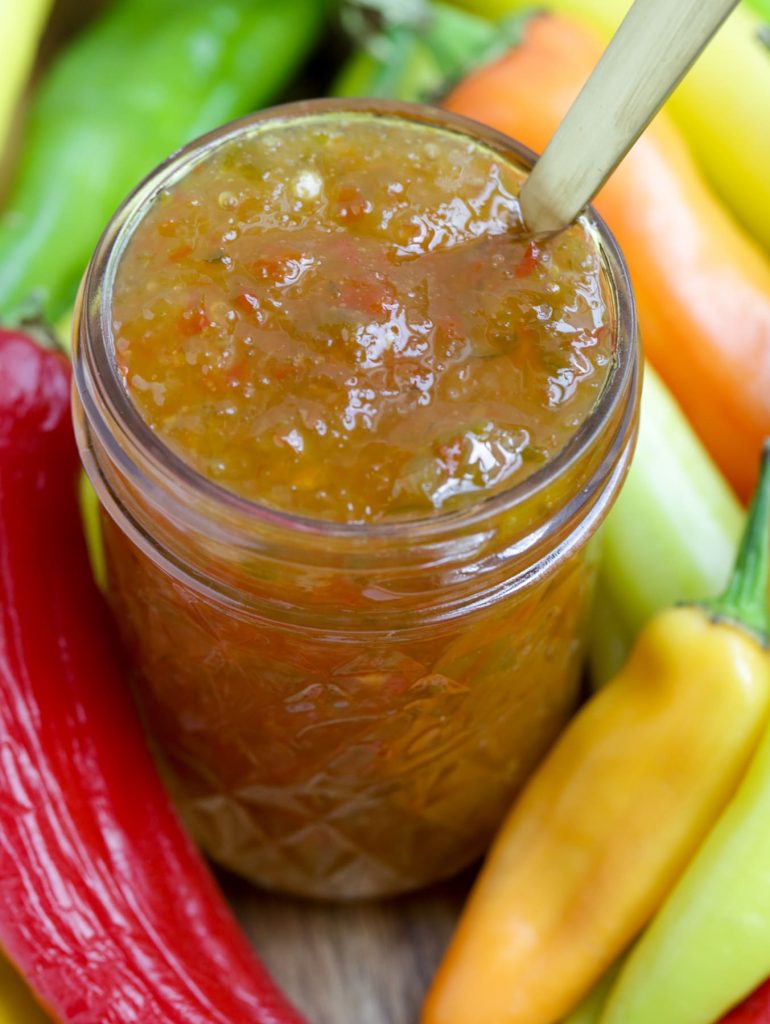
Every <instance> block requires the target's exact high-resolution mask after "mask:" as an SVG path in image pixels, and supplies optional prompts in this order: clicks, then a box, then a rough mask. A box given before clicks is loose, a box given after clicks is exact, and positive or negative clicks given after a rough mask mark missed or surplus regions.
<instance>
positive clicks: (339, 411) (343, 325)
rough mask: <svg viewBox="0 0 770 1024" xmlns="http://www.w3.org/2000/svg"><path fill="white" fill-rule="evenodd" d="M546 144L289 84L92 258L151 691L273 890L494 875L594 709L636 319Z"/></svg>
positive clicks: (182, 783) (191, 161)
mask: <svg viewBox="0 0 770 1024" xmlns="http://www.w3.org/2000/svg"><path fill="white" fill-rule="evenodd" d="M524 160H525V158H524V157H522V155H521V154H520V153H519V151H518V150H517V149H516V148H515V146H514V145H513V144H512V143H510V141H509V140H504V139H503V138H502V137H500V136H497V135H495V134H494V133H491V132H488V131H486V130H485V129H482V128H480V126H476V125H473V124H472V123H471V122H464V121H462V120H460V119H456V118H454V117H451V116H448V115H444V114H441V113H438V112H430V111H423V110H420V108H395V107H393V106H390V105H387V104H382V105H379V106H375V107H374V108H372V107H371V105H369V106H364V105H359V106H355V105H351V104H347V105H346V106H344V107H342V106H340V105H339V104H334V103H329V102H328V101H326V102H320V103H316V104H304V105H300V106H296V107H293V108H292V107H289V108H283V109H278V110H276V111H272V112H268V113H267V114H264V115H261V116H259V117H257V118H254V119H251V120H249V121H246V122H243V123H240V124H238V125H236V126H229V127H228V128H225V129H223V130H222V131H221V132H219V133H215V134H214V135H213V136H210V137H208V138H206V139H204V140H202V141H201V142H199V143H197V144H194V145H193V146H192V147H190V148H189V149H188V150H187V151H184V152H183V153H182V154H181V155H179V156H177V157H175V158H174V160H172V161H171V162H170V164H168V165H166V166H165V167H164V168H161V169H160V170H159V171H158V172H156V175H155V176H153V178H151V179H150V180H149V182H147V183H145V185H144V186H142V188H140V190H139V192H138V193H137V194H136V195H135V196H134V197H133V199H131V200H129V202H128V204H127V206H126V207H124V209H123V211H122V212H121V213H119V214H118V217H117V218H116V221H115V223H114V225H113V227H112V229H111V231H108V233H107V235H106V236H105V240H104V241H103V242H102V251H101V252H98V253H97V255H96V257H95V259H94V262H93V264H92V267H91V269H90V271H89V274H88V275H87V278H86V282H85V284H84V289H83V297H84V301H83V302H82V304H81V309H80V331H79V338H78V350H77V355H76V363H77V368H78V374H77V376H78V390H79V396H80V397H79V400H78V402H77V408H76V413H77V419H78V424H79V429H80V436H81V445H82V449H83V454H84V459H85V462H86V465H87V468H88V469H89V471H90V472H91V475H92V478H93V479H94V481H95V483H96V486H97V490H98V491H99V494H100V497H101V498H102V501H103V504H104V506H105V509H106V512H107V515H106V516H105V517H104V527H105V531H104V532H105V543H106V550H107V557H108V566H109V589H110V594H111V598H112V601H113V605H114V607H115V609H116V612H117V616H118V622H119V625H120V626H121V628H122V631H123V634H124V636H125V639H126V642H127V644H128V648H129V650H130V652H131V654H132V657H133V663H134V666H135V678H136V691H137V695H138V698H139V701H140V703H141V705H142V708H143V710H144V713H145V715H146V718H147V721H148V724H149V726H150V729H151V731H152V734H153V736H154V737H155V740H156V741H157V744H158V747H159V750H160V752H161V757H162V760H163V764H164V766H165V768H166V770H167V773H168V777H169V781H170V784H171V786H172V788H173V790H174V792H175V795H176V797H177V799H178V802H179V805H180V807H181V809H182V811H183V813H184V814H185V817H186V819H187V821H188V822H189V824H190V826H191V827H192V829H193V831H194V833H195V835H196V836H197V837H198V839H199V840H200V841H201V842H202V844H203V845H204V847H205V848H206V849H207V851H208V852H209V853H210V854H211V855H212V856H213V857H214V858H216V859H218V860H219V861H221V862H222V863H224V864H226V865H227V866H228V867H230V868H233V869H234V870H236V871H240V872H241V873H243V874H245V875H247V876H248V877H250V878H253V879H255V880H256V881H258V882H261V883H263V884H266V885H269V886H273V887H277V888H283V889H287V890H290V891H294V892H299V893H305V894H310V895H316V896H334V897H346V896H360V895H372V894H379V893H385V892H395V891H398V890H401V889H406V888H411V887H414V886H417V885H420V884H423V883H426V882H429V881H431V880H433V879H435V878H437V877H440V876H442V875H446V874H449V873H451V872H454V871H456V870H458V869H459V868H460V867H462V866H463V865H464V864H466V863H468V862H469V861H470V860H471V859H473V858H474V857H475V856H477V855H478V854H479V853H480V852H481V850H482V849H483V848H484V845H485V843H486V842H487V841H488V839H489V837H490V834H491V832H492V830H493V829H494V827H495V825H496V824H497V822H498V820H499V818H500V816H501V814H502V813H503V812H504V810H505V808H506V806H507V804H508V803H509V801H510V799H511V797H512V795H513V794H514V792H515V791H516V789H517V787H518V786H519V785H520V784H521V782H522V781H523V779H524V777H525V776H526V774H527V772H528V771H529V770H530V769H531V768H532V766H533V765H534V764H535V763H536V761H537V760H538V758H539V757H540V756H542V754H543V752H544V751H545V749H546V748H547V746H548V744H549V743H550V742H551V741H552V739H553V738H554V736H555V735H556V733H557V731H558V730H559V728H560V727H561V725H562V724H563V723H564V721H565V719H566V717H567V716H568V715H569V712H570V711H571V709H572V707H573V705H574V702H575V699H576V695H577V683H578V676H579V670H580V654H581V650H582V635H583V631H584V621H585V612H586V607H587V602H588V599H589V595H590V590H591V580H592V575H593V574H592V564H593V560H592V556H591V551H592V546H591V545H589V544H588V543H587V542H588V539H589V537H590V535H591V534H592V533H593V531H594V530H595V528H596V525H597V524H598V522H599V521H600V519H601V517H602V516H603V515H604V513H605V512H606V509H607V507H608V505H609V503H610V502H611V500H612V498H613V497H614V494H615V492H616V490H617V487H618V486H619V482H620V479H621V478H622V474H623V471H624V467H625V464H626V461H627V458H628V454H629V451H630V446H631V442H632V437H633V431H634V421H635V411H636V388H635V384H634V381H635V350H634V337H633V315H632V312H633V311H632V309H631V305H630V297H629V295H628V288H627V282H626V281H625V278H624V274H623V269H622V265H621V264H620V263H619V259H618V256H617V254H616V253H615V251H614V248H613V247H612V243H611V240H610V239H608V238H607V236H606V233H605V232H603V229H602V228H601V226H600V225H597V223H596V222H595V220H594V219H593V218H591V217H590V216H589V215H586V216H584V217H581V218H580V219H579V220H578V222H577V223H575V224H574V225H573V226H572V227H570V228H569V229H568V230H566V231H564V232H562V233H561V234H559V235H557V236H554V237H551V238H547V239H532V238H531V237H529V236H528V234H527V232H526V230H525V229H524V228H523V225H522V223H521V218H520V214H519V207H518V201H517V194H518V191H519V188H520V185H521V182H522V180H523V177H524V175H525V173H526V169H525V165H524V163H523V161H524ZM81 403H82V405H81Z"/></svg>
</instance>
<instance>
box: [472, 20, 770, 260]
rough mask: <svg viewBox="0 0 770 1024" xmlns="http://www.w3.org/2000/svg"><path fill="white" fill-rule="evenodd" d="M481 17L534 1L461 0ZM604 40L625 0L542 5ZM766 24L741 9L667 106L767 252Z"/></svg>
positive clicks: (769, 95)
mask: <svg viewBox="0 0 770 1024" xmlns="http://www.w3.org/2000/svg"><path fill="white" fill-rule="evenodd" d="M459 2H460V3H461V5H462V6H463V7H467V8H468V10H471V11H475V12H476V13H478V14H482V15H484V16H486V17H491V18H499V17H501V16H502V15H504V14H508V13H510V12H512V11H520V10H526V9H531V8H532V6H533V4H532V0H459ZM543 6H544V7H545V8H546V9H548V10H552V11H554V12H556V13H557V14H566V15H568V16H570V17H574V18H575V19H577V20H578V21H582V22H583V23H584V24H586V25H589V26H591V27H592V28H594V29H595V30H596V32H597V33H598V34H599V35H600V36H601V37H602V38H603V39H604V40H605V41H606V40H607V39H609V37H610V36H611V35H612V33H613V32H614V31H615V29H616V28H617V27H618V25H619V24H620V22H621V20H622V19H623V16H624V15H625V13H626V11H627V10H628V8H629V7H630V6H631V0H544V3H543ZM766 38H767V26H766V25H765V24H764V22H763V21H762V19H761V18H760V17H759V15H758V14H757V13H756V12H755V11H752V10H751V9H749V8H748V7H746V6H744V5H741V6H740V7H738V8H737V9H736V10H735V11H733V13H732V14H731V15H730V17H729V18H728V19H727V21H726V22H725V24H724V25H723V26H722V28H721V29H720V30H719V32H718V33H717V34H716V36H715V37H714V39H713V40H712V41H711V42H710V43H709V45H708V47H707V48H706V49H705V51H704V52H703V53H702V54H701V56H700V57H699V58H698V60H697V62H696V63H695V64H694V66H693V67H692V68H691V70H690V71H689V72H688V74H687V75H686V77H685V78H684V80H683V81H682V82H681V84H680V85H679V87H678V88H677V89H676V90H675V92H674V93H673V94H672V96H671V97H670V98H669V100H668V101H667V103H666V105H665V109H667V110H668V111H669V113H670V114H671V115H672V116H673V118H674V120H675V121H676V122H677V126H678V127H679V129H680V131H681V132H682V134H683V135H684V136H685V138H686V139H687V142H688V144H689V147H690V149H691V150H692V152H693V154H694V155H695V157H696V159H697V161H698V163H699V164H700V166H701V168H702V170H703V171H704V173H705V175H706V176H707V177H708V179H709V180H710V182H711V184H712V185H713V187H714V189H715V190H716V191H717V192H718V193H719V195H720V196H721V197H722V199H723V200H724V201H725V203H726V204H727V205H728V206H729V207H730V209H731V210H732V212H733V214H734V215H735V216H736V217H737V219H738V220H740V221H741V223H742V224H743V226H744V227H745V228H746V230H747V231H748V232H749V233H750V234H751V235H753V236H754V238H756V239H757V240H758V241H760V242H761V243H762V244H763V245H764V246H766V247H767V248H768V249H770V174H768V168H770V131H768V130H767V125H768V111H770V49H768V45H767V42H766Z"/></svg>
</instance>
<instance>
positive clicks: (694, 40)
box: [519, 0, 740, 235]
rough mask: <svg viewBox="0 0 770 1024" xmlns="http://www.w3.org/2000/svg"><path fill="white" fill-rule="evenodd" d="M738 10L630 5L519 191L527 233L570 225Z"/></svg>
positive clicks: (678, 1) (670, 1)
mask: <svg viewBox="0 0 770 1024" xmlns="http://www.w3.org/2000/svg"><path fill="white" fill-rule="evenodd" d="M737 4H738V0H635V3H634V4H633V6H632V7H631V9H630V10H629V12H628V14H627V15H626V16H625V18H624V19H623V21H622V22H621V25H620V27H619V28H618V30H617V32H616V33H615V35H614V36H613V37H612V39H611V40H610V43H609V45H608V47H607V49H606V50H605V51H604V53H603V54H602V57H601V59H600V61H599V63H598V64H597V65H596V67H595V68H594V70H593V72H592V73H591V76H590V78H589V79H588V81H587V82H586V84H585V85H584V86H583V88H582V90H581V91H580V93H579V95H578V96H577V98H576V99H575V102H574V103H573V104H572V106H571V107H570V109H569V110H568V111H567V114H566V116H565V118H564V120H563V121H562V122H561V124H560V125H559V127H558V128H557V129H556V132H555V133H554V135H553V137H552V138H551V141H550V142H549V143H548V145H547V147H546V149H545V152H544V153H543V155H542V156H541V157H540V159H539V160H538V161H537V163H536V164H535V166H534V168H533V169H532V171H531V173H530V175H529V177H528V178H527V180H526V181H525V182H524V185H523V186H522V189H521V195H520V197H519V200H520V204H521V214H522V217H523V219H524V223H525V225H526V227H527V228H528V229H529V231H530V232H531V233H532V234H534V235H539V234H550V233H552V232H555V231H561V230H562V229H563V228H566V227H567V226H568V225H569V224H571V223H572V222H573V221H574V220H575V218H576V217H577V216H578V214H579V213H580V211H581V210H582V209H583V207H584V206H586V205H587V204H588V203H590V201H591V200H592V199H593V197H594V196H595V195H596V193H597V192H598V191H599V189H600V188H601V187H602V185H603V184H604V183H605V181H606V180H607V178H608V177H609V176H610V175H611V174H612V172H613V171H614V170H615V168H616V167H617V166H618V164H619V163H620V161H621V160H622V159H623V157H624V156H625V155H626V153H627V152H628V151H629V149H630V148H631V146H633V144H634V143H635V142H636V140H637V139H638V138H639V136H640V135H641V134H642V132H643V131H644V129H645V128H646V127H647V125H648V124H649V123H650V121H651V120H652V119H653V117H654V116H655V114H656V113H657V112H658V110H659V109H660V107H661V106H662V104H663V102H664V101H665V100H666V98H667V97H668V96H669V94H670V93H671V92H672V91H673V89H674V88H675V86H676V85H677V84H678V83H679V81H680V79H681V78H683V76H684V75H685V73H686V72H687V70H688V69H689V68H690V66H691V64H692V63H693V62H694V61H695V59H696V57H697V56H698V54H699V53H700V52H701V50H702V49H703V48H704V47H705V45H706V43H708V41H709V40H710V39H711V37H712V36H713V35H714V33H715V32H716V30H717V29H718V28H719V26H720V25H721V24H722V22H723V21H724V20H725V18H726V17H727V15H728V14H729V13H730V11H732V9H733V8H734V7H736V6H737ZM734 73H735V74H740V69H739V68H735V69H734Z"/></svg>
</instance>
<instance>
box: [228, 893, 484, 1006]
mask: <svg viewBox="0 0 770 1024" xmlns="http://www.w3.org/2000/svg"><path fill="white" fill-rule="evenodd" d="M220 881H221V882H222V884H223V886H224V889H225V892H226V894H227V896H228V898H229V899H230V900H231V902H232V903H233V905H234V907H235V910H236V913H237V915H238V917H239V919H240V921H241V924H242V925H243V927H244V928H245V930H246V932H247V934H248V935H249V938H250V940H251V942H252V944H253V946H254V947H255V949H256V950H257V951H258V953H259V955H260V956H261V957H262V959H263V960H264V962H265V964H266V965H267V967H268V969H269V970H270V972H271V974H272V975H273V977H274V978H275V979H276V981H277V982H278V983H279V985H280V986H281V988H282V989H283V990H284V992H286V994H287V995H288V996H289V997H290V998H291V999H292V1001H293V1002H294V1003H295V1005H296V1006H297V1007H298V1008H299V1009H300V1010H301V1011H302V1012H303V1013H304V1014H305V1015H306V1016H307V1018H308V1021H309V1022H310V1024H417V1021H418V1016H419V1008H420V1003H421V1001H422V997H423V995H424V994H425V991H426V989H427V987H428V984H429V982H430V979H431V977H432V975H433V971H434V970H435V968H436V965H437V964H438V962H439V959H440V958H441V954H442V952H443V950H444V948H445V947H446V944H447V941H448V939H449V935H450V934H451V931H452V927H453V925H454V922H455V920H456V918H457V914H458V912H459V909H460V906H461V905H462V901H463V898H464V895H465V893H466V892H467V889H468V885H469V884H470V876H468V877H464V878H461V879H459V880H456V881H454V882H450V883H447V884H445V885H441V886H437V887H435V888H434V889H430V890H427V891H425V892H423V893H419V894H417V895H414V896H406V897H400V898H397V899H392V900H387V901H382V902H379V903H352V904H342V905H340V904H337V905H326V904H315V903H308V902H304V901H300V900H291V899H285V898H282V897H278V896H272V895H270V894H267V893H263V892H260V891H258V890H256V889H253V888H251V887H250V886H248V885H246V884H245V883H242V882H239V881H238V880H237V879H234V878H232V877H229V876H227V877H222V878H220Z"/></svg>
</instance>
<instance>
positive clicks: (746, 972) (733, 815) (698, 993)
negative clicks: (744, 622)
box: [600, 566, 770, 1024]
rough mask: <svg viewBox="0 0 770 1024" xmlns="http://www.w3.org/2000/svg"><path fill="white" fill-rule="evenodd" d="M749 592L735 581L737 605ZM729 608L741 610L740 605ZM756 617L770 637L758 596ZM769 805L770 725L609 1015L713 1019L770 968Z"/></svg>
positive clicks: (702, 1022)
mask: <svg viewBox="0 0 770 1024" xmlns="http://www.w3.org/2000/svg"><path fill="white" fill-rule="evenodd" d="M760 569H761V566H757V567H756V569H755V572H756V574H757V576H758V575H759V572H760ZM741 601H742V595H741V593H740V591H739V590H735V592H734V594H733V602H734V604H740V602H741ZM728 614H729V615H731V616H732V617H735V614H736V608H733V609H732V611H731V610H730V609H729V608H728ZM753 621H754V628H755V629H756V630H757V633H758V634H759V635H761V637H762V638H763V641H764V643H765V644H767V642H768V637H769V636H770V620H768V616H767V614H766V611H765V609H764V607H762V606H760V605H759V602H758V603H757V607H756V610H755V613H754V620H753ZM755 643H757V644H758V643H759V641H755ZM763 656H764V657H765V659H767V658H768V655H767V653H766V652H765V653H764V654H763ZM769 812H770V731H768V732H766V733H765V736H764V738H763V740H762V743H761V744H760V746H759V749H758V751H757V753H756V755H755V757H754V758H753V759H752V761H751V765H750V768H749V771H748V772H747V774H746V777H745V779H744V780H743V782H742V783H741V786H740V788H739V789H738V791H737V793H736V794H735V796H734V797H733V799H732V800H731V802H730V803H729V805H728V806H727V808H726V810H725V812H724V813H723V814H722V816H721V817H720V819H719V821H718V823H717V825H716V827H715V828H714V829H713V831H712V832H711V833H710V835H709V836H708V839H707V840H706V842H705V843H704V844H703V845H702V847H701V848H700V850H699V851H698V853H697V855H696V856H695V857H694V858H693V859H692V861H691V863H690V864H689V866H688V867H687V870H686V872H685V873H684V874H683V876H682V877H681V879H680V880H679V882H678V883H677V885H676V887H675V888H674V890H673V892H672V893H671V895H670V896H669V898H668V899H667V901H666V902H665V904H664V906H663V907H662V909H661V910H660V911H659V913H658V914H657V916H656V917H655V919H654V920H653V922H652V924H651V925H650V927H649V929H648V930H647V931H646V932H645V934H644V935H643V936H642V938H641V939H640V941H639V942H638V944H637V945H636V947H635V948H634V950H633V951H632V953H631V955H630V957H629V958H628V960H627V962H626V963H625V964H624V967H623V969H622V971H621V973H620V976H619V978H618V980H617V982H616V984H615V985H614V986H613V988H612V990H611V992H610V996H609V999H608V1002H607V1005H606V1007H605V1010H604V1013H603V1014H602V1016H601V1018H600V1020H601V1024H621V1022H622V1024H657V1022H659V1021H665V1022H666V1024H710V1022H712V1021H715V1020H717V1019H718V1018H719V1017H720V1016H721V1015H722V1014H723V1013H725V1012H726V1011H727V1010H729V1009H730V1007H732V1006H734V1005H735V1003H737V1002H738V1001H739V1000H741V999H743V998H744V997H745V996H746V995H747V994H748V993H750V992H751V991H752V989H754V988H755V986H757V985H758V984H759V983H760V982H761V981H763V980H764V979H765V978H767V977H768V975H770V870H768V865H770V813H769ZM768 1004H770V1000H769V999H768V998H767V997H765V999H764V1007H767V1006H768ZM744 1019H747V1020H749V1019H753V1020H757V1021H758V1020H761V1019H762V1017H761V1016H760V1015H759V1014H758V1013H757V1014H756V1015H755V1016H753V1017H744Z"/></svg>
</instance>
